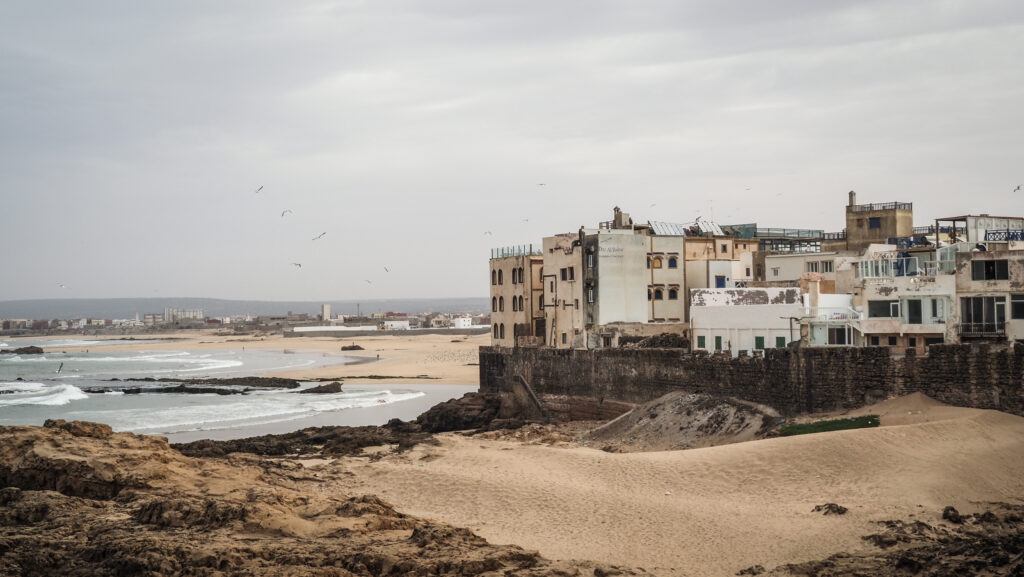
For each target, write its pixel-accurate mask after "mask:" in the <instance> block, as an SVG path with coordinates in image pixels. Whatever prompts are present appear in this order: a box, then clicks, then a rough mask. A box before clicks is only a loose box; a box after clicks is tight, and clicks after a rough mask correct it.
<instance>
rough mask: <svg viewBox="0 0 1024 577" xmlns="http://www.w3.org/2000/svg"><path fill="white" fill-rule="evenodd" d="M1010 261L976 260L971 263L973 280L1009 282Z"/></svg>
mask: <svg viewBox="0 0 1024 577" xmlns="http://www.w3.org/2000/svg"><path fill="white" fill-rule="evenodd" d="M1008 263H1009V261H1005V260H975V261H971V280H1007V279H1009V278H1010V275H1009V268H1008V266H1007V265H1008Z"/></svg>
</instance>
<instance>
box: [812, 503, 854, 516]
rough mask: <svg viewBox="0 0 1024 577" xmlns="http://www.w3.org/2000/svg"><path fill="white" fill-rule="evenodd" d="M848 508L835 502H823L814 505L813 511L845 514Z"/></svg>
mask: <svg viewBox="0 0 1024 577" xmlns="http://www.w3.org/2000/svg"><path fill="white" fill-rule="evenodd" d="M846 511H848V509H847V508H846V507H843V506H842V505H837V504H835V503H825V504H824V505H816V506H815V507H814V510H813V511H812V512H813V513H821V514H822V515H845V514H846Z"/></svg>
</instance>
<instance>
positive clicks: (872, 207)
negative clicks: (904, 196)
mask: <svg viewBox="0 0 1024 577" xmlns="http://www.w3.org/2000/svg"><path fill="white" fill-rule="evenodd" d="M848 208H849V209H850V212H874V211H876V210H914V203H912V202H882V203H877V204H855V205H853V206H851V207H848Z"/></svg>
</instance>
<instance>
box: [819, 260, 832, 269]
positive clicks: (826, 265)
mask: <svg viewBox="0 0 1024 577" xmlns="http://www.w3.org/2000/svg"><path fill="white" fill-rule="evenodd" d="M833 266H834V265H833V263H832V261H830V260H823V261H821V272H833V270H834V269H833V268H832V267H833Z"/></svg>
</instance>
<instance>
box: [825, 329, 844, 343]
mask: <svg viewBox="0 0 1024 577" xmlns="http://www.w3.org/2000/svg"><path fill="white" fill-rule="evenodd" d="M828 344H830V345H845V344H846V327H831V328H829V329H828Z"/></svg>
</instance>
